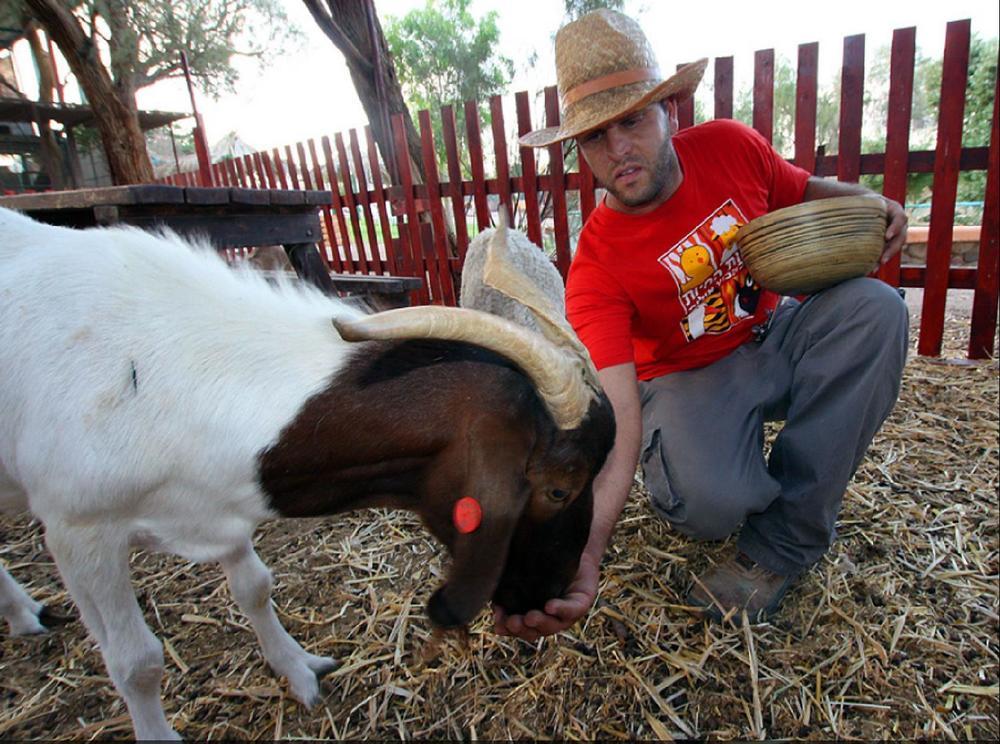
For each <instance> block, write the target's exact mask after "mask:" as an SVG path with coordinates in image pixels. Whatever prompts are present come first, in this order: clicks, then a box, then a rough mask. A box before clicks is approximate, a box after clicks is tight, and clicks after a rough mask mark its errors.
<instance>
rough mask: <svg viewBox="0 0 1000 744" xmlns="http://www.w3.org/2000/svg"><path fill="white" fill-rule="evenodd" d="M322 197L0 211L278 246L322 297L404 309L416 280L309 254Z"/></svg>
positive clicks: (68, 201)
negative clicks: (355, 269)
mask: <svg viewBox="0 0 1000 744" xmlns="http://www.w3.org/2000/svg"><path fill="white" fill-rule="evenodd" d="M332 196H333V195H332V193H331V192H329V191H303V190H298V189H242V188H229V187H224V188H203V187H191V186H167V185H160V184H142V185H136V186H109V187H101V188H92V189H75V190H72V191H49V192H45V193H41V194H20V195H17V196H6V197H0V206H2V207H9V208H11V209H17V210H19V211H21V212H24V213H25V214H27V215H30V216H31V217H33V218H34V219H37V220H39V221H41V222H46V223H49V224H52V225H62V226H64V227H75V228H85V227H95V226H105V225H117V224H123V225H134V226H136V227H141V228H146V229H149V228H154V227H158V226H165V227H168V228H170V229H171V230H173V231H175V232H177V233H178V234H181V235H188V236H201V237H205V238H207V239H208V240H209V241H211V243H212V244H213V245H214V246H215V247H216V248H219V249H224V248H244V247H250V246H261V245H281V246H283V247H284V248H285V251H286V253H287V254H288V258H289V261H291V264H292V266H293V267H294V268H295V271H296V273H298V275H299V276H300V277H301V278H302V279H304V280H305V281H309V282H312V283H313V284H315V285H316V286H318V287H319V288H320V289H322V290H323V291H325V292H327V293H328V294H333V295H339V294H362V295H366V296H367V297H369V298H370V299H371V300H372V301H373V302H372V304H373V305H374V306H375V307H376V308H377V309H384V308H388V307H397V306H400V305H406V304H409V296H410V292H412V291H413V290H415V289H417V288H418V287H419V286H420V283H421V282H420V279H418V278H416V277H398V276H373V275H354V274H331V273H330V272H329V270H328V269H327V267H326V264H325V263H324V262H323V260H322V258H321V257H320V255H319V251H318V250H317V249H316V243H317V241H319V239H320V236H321V235H322V230H321V228H320V218H319V207H320V205H324V204H330V203H331V201H332Z"/></svg>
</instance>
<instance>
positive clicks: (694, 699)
mask: <svg viewBox="0 0 1000 744" xmlns="http://www.w3.org/2000/svg"><path fill="white" fill-rule="evenodd" d="M963 326H964V328H966V329H967V327H968V326H967V321H966V323H962V324H958V323H955V322H954V321H951V322H950V323H949V325H948V334H949V335H948V340H947V347H946V350H945V355H946V356H952V357H958V356H961V354H962V346H963V344H964V336H963V335H962V334H963V333H964V332H965V331H963V330H962V327H963ZM997 403H998V379H997V368H996V364H995V363H993V364H990V365H985V366H962V365H948V364H942V363H940V362H936V361H931V360H926V359H915V358H914V359H911V361H910V363H909V364H908V367H907V370H906V376H905V380H904V387H903V393H902V398H901V400H900V403H899V405H898V406H897V408H896V410H895V412H894V413H893V415H892V417H891V418H890V420H889V421H888V422H887V423H886V425H885V427H884V428H883V430H882V432H881V433H880V434H879V436H878V438H877V439H876V442H875V444H874V445H873V447H872V450H871V452H870V454H869V457H868V458H867V460H866V462H865V464H864V465H863V466H862V468H861V470H860V471H859V473H858V475H857V477H856V479H855V481H854V483H853V484H852V485H851V487H850V488H849V490H848V493H847V495H846V497H845V505H844V509H843V511H842V514H841V523H840V525H841V526H840V539H839V540H838V541H837V543H836V544H835V546H834V548H833V549H832V550H831V551H830V553H829V554H828V555H827V556H826V557H825V558H824V559H823V560H822V561H821V562H820V563H819V564H818V565H817V566H816V567H815V568H814V569H813V570H812V571H811V572H810V573H809V574H808V575H807V576H806V577H805V578H804V579H803V580H802V581H801V582H800V583H799V584H798V585H797V588H796V589H795V590H794V591H793V592H792V594H791V595H790V596H789V598H788V600H787V601H786V603H785V606H784V608H783V609H782V611H781V612H780V614H779V615H778V617H777V619H776V621H775V622H773V623H771V624H765V625H759V626H755V627H748V626H746V625H745V624H743V622H742V620H741V618H739V617H735V618H733V619H732V621H731V622H730V623H728V624H725V625H723V626H719V625H705V624H703V623H701V622H699V621H697V620H696V619H695V618H694V617H693V616H692V615H691V614H689V612H688V611H686V610H685V608H684V607H683V597H684V596H685V592H686V590H687V588H688V586H689V584H690V579H689V573H690V572H691V571H698V570H701V569H703V568H705V567H706V566H707V565H709V564H710V563H711V562H713V561H716V560H718V559H720V557H724V556H726V555H728V553H729V551H730V550H731V549H732V547H731V544H721V545H720V544H714V545H705V544H694V543H691V542H689V541H687V540H685V539H684V538H682V537H679V536H678V535H677V534H676V533H673V532H671V530H670V529H669V528H668V527H666V526H664V525H663V524H662V523H661V522H659V521H658V520H657V519H655V518H654V517H653V516H652V514H651V511H650V509H649V508H648V507H647V506H646V505H645V503H644V500H643V498H642V497H641V495H637V497H636V498H635V499H633V501H632V502H631V504H630V505H629V506H628V507H627V510H626V512H625V514H624V516H623V519H622V522H621V525H620V528H619V530H618V533H617V535H616V537H615V539H614V545H613V548H612V549H611V551H610V552H609V555H608V556H607V558H606V561H605V565H604V569H603V573H602V584H601V591H600V597H599V600H598V608H597V609H596V611H594V612H592V613H591V614H590V615H589V616H588V617H587V619H586V621H585V622H584V623H582V624H580V625H578V626H576V627H574V628H572V629H571V630H570V631H569V632H567V633H564V634H562V635H561V636H559V637H557V638H555V639H544V640H542V641H541V642H540V643H538V644H537V646H533V645H529V644H526V643H523V642H520V641H516V640H512V639H506V638H498V637H496V636H494V635H493V634H492V633H491V632H490V628H489V624H488V622H487V617H486V613H483V615H482V616H481V617H480V619H479V621H478V622H476V623H475V625H474V626H473V627H472V629H471V634H470V635H469V637H468V638H467V639H465V640H463V639H456V638H451V637H449V638H446V639H445V640H444V642H443V643H441V644H440V645H439V646H438V647H437V651H436V652H434V651H433V649H434V643H433V638H432V635H431V633H430V630H429V626H428V622H427V620H426V618H425V615H424V613H423V603H424V602H425V601H426V599H427V596H428V594H429V590H430V589H431V588H432V586H433V585H435V584H436V583H437V581H438V580H439V577H440V574H441V571H442V563H441V560H442V559H441V556H440V555H439V551H438V549H437V548H436V546H435V545H434V544H433V542H432V540H431V539H430V538H429V537H428V536H427V535H426V533H424V532H423V531H422V530H421V529H420V528H419V527H418V525H417V524H416V522H415V520H414V519H413V518H411V517H410V516H408V515H405V514H401V513H383V512H377V513H376V512H364V513H359V514H356V515H351V516H349V517H347V518H344V519H341V520H326V521H308V522H304V523H303V522H300V523H295V522H283V523H273V524H269V525H266V526H265V527H264V528H262V529H261V530H260V534H259V537H258V540H257V544H258V547H259V551H260V553H261V555H262V557H263V558H264V560H265V561H266V562H267V563H268V564H269V565H270V566H271V568H272V569H273V570H274V573H275V576H276V579H277V588H276V592H275V603H276V605H277V607H278V611H279V613H280V615H281V617H282V618H283V620H284V622H285V623H286V625H287V627H288V628H289V630H290V632H291V633H292V634H293V635H294V636H295V637H296V638H298V639H299V640H300V641H301V642H302V643H303V644H304V645H305V646H306V647H307V648H308V649H309V650H310V651H312V652H314V653H321V654H331V655H334V656H336V657H337V658H339V659H340V660H341V663H342V666H341V667H340V669H339V670H338V671H337V672H336V673H334V674H333V675H332V677H331V678H329V679H328V680H326V681H325V683H324V693H325V697H324V701H323V704H322V705H321V706H320V707H319V708H317V709H316V710H314V711H306V710H303V709H302V708H300V707H299V706H298V705H297V704H296V703H295V702H294V701H292V700H290V699H289V698H288V697H287V694H286V689H285V687H284V686H283V683H281V682H280V681H278V680H276V679H275V678H274V677H273V676H272V675H271V673H270V671H269V670H268V669H267V668H266V666H265V664H264V663H263V661H262V660H261V656H260V654H259V652H258V650H257V644H256V641H255V639H254V636H253V634H252V632H251V630H250V629H249V628H248V625H247V622H246V620H245V619H244V618H243V616H242V615H241V614H240V613H239V611H238V610H236V609H235V607H234V605H233V603H232V602H231V600H230V598H229V596H228V590H227V589H226V587H225V583H224V581H223V579H222V576H221V573H220V572H219V571H218V570H217V569H216V567H214V566H194V565H190V564H187V563H185V562H183V561H179V560H177V559H173V558H169V557H162V556H149V555H145V554H136V556H135V559H134V561H133V565H134V576H135V580H136V585H137V587H138V595H139V600H140V603H141V604H142V606H143V607H144V608H145V609H146V616H147V618H148V620H149V622H150V625H151V627H152V628H153V630H154V632H155V633H156V634H157V635H158V636H159V637H160V638H161V639H162V640H163V641H164V644H165V650H166V656H167V672H166V678H165V684H164V700H165V705H166V709H167V715H168V718H169V719H170V720H171V721H172V722H173V725H174V726H175V727H176V728H177V729H178V730H179V731H180V732H181V733H182V734H184V735H185V736H186V737H188V738H196V739H220V738H265V739H278V738H298V737H308V738H355V739H359V738H362V739H374V738H378V739H387V738H397V737H399V738H421V739H426V738H435V739H451V738H454V739H459V738H461V739H476V738H488V739H523V738H526V737H531V738H549V737H554V738H566V739H576V738H581V739H594V738H602V739H613V738H621V739H651V738H652V739H668V738H672V737H695V738H719V739H732V738H739V739H757V738H764V737H768V738H780V737H791V738H807V739H830V738H834V737H836V738H843V739H851V738H860V739H881V738H892V739H900V738H907V739H908V738H942V739H943V738H948V739H954V738H957V739H977V738H978V739H992V740H996V738H997V737H998V736H1000V723H998V718H1000V715H998V699H1000V693H998V688H997V683H998V656H997V653H998V640H997V635H998V614H997V613H998V570H1000V566H998V561H1000V545H998V506H997V478H998V475H997V470H998V468H997V462H998V414H997ZM637 490H641V489H639V488H638V487H637ZM0 559H2V560H3V561H4V562H5V563H6V565H7V566H8V568H9V569H10V571H11V573H12V574H13V575H14V576H15V577H16V578H18V579H19V580H20V581H21V582H23V583H24V585H25V586H26V588H27V589H28V590H29V591H30V592H31V593H32V594H33V595H34V596H35V597H36V598H38V599H41V600H43V601H45V602H48V603H51V604H52V605H54V608H55V609H56V610H57V611H62V612H64V613H68V614H73V615H75V614H76V613H75V610H74V609H73V607H72V606H71V604H70V603H69V600H68V599H67V596H66V594H65V592H64V591H63V589H62V587H61V585H60V583H59V582H58V580H57V578H56V574H55V568H54V566H53V565H52V563H51V559H50V558H49V556H48V554H47V553H46V551H45V549H44V547H43V544H42V540H41V536H40V531H39V529H38V527H37V526H36V525H34V524H32V523H30V522H29V521H28V520H26V519H17V520H4V521H3V522H2V523H0ZM0 687H2V692H0V694H2V705H0V738H18V739H29V738H46V739H51V738H69V737H80V736H83V737H87V738H92V737H112V738H125V737H127V736H128V735H129V734H130V727H129V722H128V718H127V716H126V711H125V707H124V705H123V704H122V703H121V702H120V700H119V699H118V697H117V696H116V694H115V693H114V691H113V690H112V688H111V686H110V684H109V682H108V679H107V677H106V674H105V671H104V667H103V664H102V662H101V659H100V657H99V654H98V653H97V651H96V649H95V647H94V644H93V642H92V641H90V640H89V639H88V638H87V636H86V633H85V631H84V629H83V627H82V625H81V624H80V623H79V622H76V623H73V624H71V625H68V626H64V627H63V628H61V629H59V630H57V631H56V632H53V633H50V634H48V635H46V636H42V637H29V638H10V637H8V636H6V635H3V636H0Z"/></svg>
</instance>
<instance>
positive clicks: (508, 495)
mask: <svg viewBox="0 0 1000 744" xmlns="http://www.w3.org/2000/svg"><path fill="white" fill-rule="evenodd" d="M613 440H614V417H613V415H612V412H611V406H610V404H609V403H608V402H607V398H606V397H605V396H604V395H603V394H600V395H599V396H598V397H596V398H595V399H594V400H593V401H592V403H591V405H590V407H589V409H588V411H587V414H586V415H585V416H584V418H583V420H582V422H581V423H580V424H579V425H578V426H577V427H576V428H574V429H560V428H559V427H558V426H557V425H556V423H555V421H554V420H553V418H552V416H551V414H550V413H549V411H548V409H547V408H546V406H545V405H544V403H543V401H542V400H541V398H540V396H539V394H538V391H537V390H536V388H535V386H534V384H533V383H532V381H531V380H530V379H529V378H528V377H527V376H526V375H525V374H524V373H523V372H522V371H521V370H520V369H519V368H518V367H517V366H515V365H514V364H513V363H512V362H511V361H510V360H508V359H506V358H505V357H502V356H500V355H499V354H496V353H494V352H491V351H488V350H486V349H483V348H481V347H478V346H474V345H471V344H466V343H463V342H455V341H441V340H433V339H428V340H421V341H417V340H410V341H402V342H398V341H397V342H374V343H369V344H365V345H359V347H358V354H357V355H356V357H355V358H354V361H353V362H352V363H351V364H349V365H348V367H347V368H346V369H344V370H343V371H342V372H341V373H340V374H338V375H337V376H336V377H335V378H334V379H332V380H331V382H330V385H329V387H328V388H327V389H326V390H325V391H323V392H321V393H320V394H318V395H317V396H316V397H315V398H314V399H312V400H311V401H310V402H309V404H308V405H307V406H306V407H305V408H304V409H303V411H302V413H301V415H300V416H299V418H298V419H296V421H295V422H293V423H292V425H291V426H289V427H288V429H286V430H285V431H284V432H283V434H282V436H281V438H280V441H279V442H277V443H276V444H275V445H274V446H273V447H272V448H270V449H269V450H267V451H266V452H264V453H262V454H261V460H260V477H261V485H262V486H263V488H264V489H265V491H266V492H267V493H268V494H269V496H270V499H271V505H272V507H273V508H274V509H275V510H276V511H278V512H279V513H281V514H283V515H285V516H318V515H322V514H331V513H336V512H341V511H346V510H349V509H355V508H361V507H369V506H389V507H397V508H403V509H409V510H412V511H414V512H416V513H418V514H419V515H420V517H421V518H422V520H423V522H424V523H425V525H426V526H427V528H428V529H429V530H430V531H431V533H432V534H434V536H435V537H437V538H438V540H440V541H441V542H442V543H443V544H444V545H445V546H446V547H447V548H448V549H449V551H450V552H451V554H452V558H453V559H452V565H451V568H450V571H449V577H448V580H447V582H446V583H445V584H444V585H443V586H442V587H440V588H439V589H438V590H437V591H436V592H435V593H434V594H433V596H432V597H431V600H430V602H429V604H428V614H429V616H430V618H431V620H432V621H433V622H434V623H435V624H437V625H439V626H441V627H454V626H459V625H464V624H466V623H468V622H469V621H470V620H472V619H473V618H474V617H475V615H476V613H477V612H479V610H480V609H481V608H482V607H483V606H484V605H485V604H486V603H487V602H489V601H490V599H491V598H494V597H495V596H496V598H497V600H498V601H500V600H502V601H503V603H504V604H505V606H508V605H509V606H510V608H511V609H516V608H521V607H530V606H537V607H540V606H541V605H542V604H544V601H545V600H546V599H548V598H550V597H552V596H556V595H557V594H558V593H559V592H560V591H561V589H562V588H563V587H564V586H565V585H566V583H567V582H568V581H569V579H571V578H572V576H573V574H574V573H575V571H576V565H577V562H578V561H579V556H580V552H581V550H582V548H583V545H584V543H585V542H586V539H587V535H588V534H589V529H590V516H591V502H592V495H591V490H590V489H591V484H592V482H593V479H594V476H595V475H596V474H597V472H598V471H599V470H600V468H601V466H602V465H603V463H604V459H605V457H606V456H607V453H608V451H609V450H610V449H611V445H612V442H613ZM465 497H471V498H474V499H475V500H476V501H477V502H478V504H479V505H480V507H481V509H482V519H481V521H480V523H479V525H478V526H477V528H476V529H475V530H474V531H472V532H468V533H462V532H461V531H459V530H458V529H457V528H456V525H455V523H454V519H453V512H454V508H455V503H456V502H457V501H458V500H460V499H462V498H465Z"/></svg>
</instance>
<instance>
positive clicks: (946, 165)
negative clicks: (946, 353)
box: [917, 21, 971, 356]
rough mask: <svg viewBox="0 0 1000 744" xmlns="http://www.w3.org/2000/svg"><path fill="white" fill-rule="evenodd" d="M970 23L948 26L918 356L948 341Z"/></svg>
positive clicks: (931, 352)
mask: <svg viewBox="0 0 1000 744" xmlns="http://www.w3.org/2000/svg"><path fill="white" fill-rule="evenodd" d="M970 26H971V24H970V23H969V21H954V22H952V23H949V24H948V27H947V31H946V32H945V40H944V61H943V64H942V67H941V107H940V112H939V115H938V133H937V148H936V150H935V156H934V184H933V186H932V191H933V194H934V196H933V198H932V199H931V224H930V228H929V230H928V235H927V277H926V284H925V286H924V303H923V308H922V310H921V313H920V343H919V344H918V347H917V348H918V352H919V353H920V354H923V355H925V356H938V355H939V354H940V353H941V341H942V337H943V335H944V309H945V302H946V299H947V295H948V267H949V265H950V264H951V244H952V225H953V224H954V222H955V197H956V195H957V192H958V171H959V162H958V157H959V153H960V152H961V150H962V117H963V115H964V113H965V83H966V80H967V79H968V72H969V41H970Z"/></svg>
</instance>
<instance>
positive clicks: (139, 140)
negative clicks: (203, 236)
mask: <svg viewBox="0 0 1000 744" xmlns="http://www.w3.org/2000/svg"><path fill="white" fill-rule="evenodd" d="M25 3H26V4H27V5H28V7H29V9H30V10H31V13H32V15H34V16H35V18H36V19H37V20H38V21H39V22H40V23H41V24H42V26H44V27H45V30H46V31H47V32H48V34H49V36H50V37H51V38H52V40H53V41H55V43H56V44H57V45H58V46H59V49H60V51H61V52H62V54H63V56H64V57H65V58H66V61H67V62H69V66H70V68H71V69H72V70H73V74H74V75H75V76H76V79H77V81H78V82H79V84H80V87H81V88H83V91H84V93H85V94H86V96H87V102H88V103H89V105H90V107H91V110H92V111H93V113H94V119H95V121H96V123H97V130H98V132H99V133H100V135H101V141H102V142H103V144H104V153H105V156H106V157H107V160H108V167H109V168H110V170H111V178H112V180H113V181H114V182H115V183H116V184H130V183H148V182H149V181H152V180H153V166H152V165H151V164H150V161H149V154H148V152H147V151H146V139H145V137H144V136H143V133H142V129H141V128H140V127H139V114H138V110H137V108H136V105H135V98H134V97H133V98H132V99H131V100H129V101H123V100H122V99H121V98H119V96H118V95H117V93H116V90H115V84H114V82H113V81H112V79H111V75H110V74H109V73H108V70H107V68H106V67H105V66H104V65H103V63H102V62H101V59H100V55H99V54H98V50H97V48H96V47H95V46H94V44H93V42H92V41H91V40H90V39H89V38H88V37H87V35H86V34H85V33H84V31H83V29H82V28H81V27H80V23H79V21H78V20H77V19H76V17H75V16H74V15H73V14H72V13H71V12H70V11H69V10H67V9H66V6H65V5H63V4H62V3H61V2H59V0H25Z"/></svg>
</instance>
